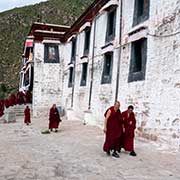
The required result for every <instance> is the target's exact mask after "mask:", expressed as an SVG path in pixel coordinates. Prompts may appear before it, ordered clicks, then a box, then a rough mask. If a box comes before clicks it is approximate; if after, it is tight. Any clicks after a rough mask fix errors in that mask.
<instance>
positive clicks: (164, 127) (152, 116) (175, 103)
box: [119, 0, 180, 149]
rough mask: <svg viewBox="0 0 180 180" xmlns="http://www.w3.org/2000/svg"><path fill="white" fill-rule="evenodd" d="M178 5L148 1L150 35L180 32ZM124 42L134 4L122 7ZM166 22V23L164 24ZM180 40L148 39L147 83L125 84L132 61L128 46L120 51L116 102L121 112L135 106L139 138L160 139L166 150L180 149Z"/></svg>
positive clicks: (128, 3)
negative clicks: (118, 88)
mask: <svg viewBox="0 0 180 180" xmlns="http://www.w3.org/2000/svg"><path fill="white" fill-rule="evenodd" d="M179 6H180V1H165V0H164V1H163V0H159V1H155V0H153V1H151V2H150V19H149V21H147V22H145V24H147V25H148V28H149V33H151V34H154V33H157V34H159V35H160V34H162V35H166V34H171V33H173V32H177V31H178V29H179V24H178V23H177V22H178V21H179V14H178V15H177V16H176V17H174V18H175V20H169V19H170V18H172V19H173V16H175V15H174V13H175V12H177V10H178V9H179ZM123 9H124V12H123V24H124V28H123V39H125V38H126V37H127V36H126V35H127V33H128V32H129V31H130V30H131V29H132V23H133V3H132V1H131V0H128V1H126V2H125V4H124V7H123ZM165 21H168V22H165ZM179 37H180V36H179V35H176V36H171V37H166V38H161V37H152V36H148V50H147V64H146V79H145V81H139V82H132V83H127V81H128V73H129V64H130V57H131V54H130V53H131V45H130V44H128V45H125V46H124V48H123V50H122V58H121V73H120V74H121V75H120V90H119V92H121V93H119V99H120V100H121V102H122V108H123V109H124V108H125V107H126V106H128V104H133V105H134V106H135V111H136V112H137V120H138V127H139V128H138V130H139V134H140V135H141V136H143V137H146V138H148V139H152V140H157V139H160V140H162V141H163V142H167V143H168V145H169V147H170V146H171V147H175V148H176V149H178V148H179V145H180V138H179V137H180V85H179V83H180V61H179V52H180V49H179V48H178V45H179V43H180V38H179Z"/></svg>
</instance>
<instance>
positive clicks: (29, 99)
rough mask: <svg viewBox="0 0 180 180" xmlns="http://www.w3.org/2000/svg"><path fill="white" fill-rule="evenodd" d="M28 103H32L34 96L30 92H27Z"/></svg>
mask: <svg viewBox="0 0 180 180" xmlns="http://www.w3.org/2000/svg"><path fill="white" fill-rule="evenodd" d="M25 96H26V103H31V102H32V94H31V92H30V91H27V92H26V95H25Z"/></svg>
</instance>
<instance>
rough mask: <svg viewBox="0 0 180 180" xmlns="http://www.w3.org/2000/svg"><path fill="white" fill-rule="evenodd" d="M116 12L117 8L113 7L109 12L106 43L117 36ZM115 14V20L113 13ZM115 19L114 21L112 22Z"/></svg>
mask: <svg viewBox="0 0 180 180" xmlns="http://www.w3.org/2000/svg"><path fill="white" fill-rule="evenodd" d="M116 13H117V8H116V7H113V8H112V9H110V10H109V12H108V14H107V28H106V43H108V42H111V41H113V40H114V38H115V34H116ZM112 14H113V20H112V19H111V18H112V17H111V15H112ZM112 21H113V22H112Z"/></svg>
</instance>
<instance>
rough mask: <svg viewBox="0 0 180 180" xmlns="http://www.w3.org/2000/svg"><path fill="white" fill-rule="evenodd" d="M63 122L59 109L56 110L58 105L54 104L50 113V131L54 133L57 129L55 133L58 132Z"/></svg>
mask: <svg viewBox="0 0 180 180" xmlns="http://www.w3.org/2000/svg"><path fill="white" fill-rule="evenodd" d="M60 122H61V119H60V116H59V112H58V109H57V108H56V105H55V104H53V106H52V108H51V109H50V112H49V130H50V131H53V129H55V132H58V127H59V123H60Z"/></svg>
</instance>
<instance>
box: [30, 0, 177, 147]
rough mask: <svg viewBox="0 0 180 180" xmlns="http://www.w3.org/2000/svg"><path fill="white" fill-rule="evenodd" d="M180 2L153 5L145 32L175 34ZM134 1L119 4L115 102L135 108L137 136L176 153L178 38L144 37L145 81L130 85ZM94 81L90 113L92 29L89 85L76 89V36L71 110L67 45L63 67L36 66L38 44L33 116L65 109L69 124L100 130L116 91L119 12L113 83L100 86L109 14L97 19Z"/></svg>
mask: <svg viewBox="0 0 180 180" xmlns="http://www.w3.org/2000/svg"><path fill="white" fill-rule="evenodd" d="M179 7H180V1H178V0H175V1H170V0H169V1H167V0H159V1H155V0H151V1H150V18H149V20H148V21H146V22H144V23H143V24H145V25H147V26H148V30H149V33H151V34H154V33H157V34H159V35H160V34H170V33H172V32H176V31H179V29H180V28H179V26H180V24H179V21H180V19H179V17H180V16H179V12H178V10H179ZM133 13H134V0H133V1H132V0H126V1H123V28H122V40H123V41H122V42H123V43H124V44H123V47H122V53H121V61H120V79H119V91H118V99H119V100H120V102H121V109H122V110H125V109H126V108H127V106H128V105H129V104H133V105H134V106H135V112H136V114H137V129H138V134H139V135H140V136H143V137H145V138H148V139H151V140H154V141H157V140H162V141H163V142H164V143H165V144H168V145H169V147H170V146H171V147H175V148H176V149H178V148H179V144H180V138H179V137H180V129H179V127H180V124H179V123H180V61H179V59H180V57H179V56H180V55H179V54H180V53H179V47H180V36H179V34H178V35H176V36H171V37H167V38H161V37H152V36H148V48H147V64H146V77H145V80H144V81H137V82H131V83H128V74H129V66H130V58H131V44H130V43H129V44H125V40H128V36H127V34H128V32H129V31H131V30H132V29H133V28H132V24H133ZM96 20H97V21H96V23H97V24H96V31H95V58H94V79H93V87H92V101H91V109H90V110H88V101H89V90H90V80H91V64H92V50H93V36H94V34H93V29H94V23H95V20H94V21H93V23H92V27H91V41H90V52H89V57H88V76H87V85H86V86H85V87H80V80H81V73H82V72H81V71H82V59H81V57H82V56H83V51H84V39H85V33H84V32H80V33H79V34H78V35H77V54H76V74H75V89H74V103H73V107H71V97H72V88H68V79H69V70H68V63H69V62H70V59H71V42H67V43H66V44H64V45H61V46H60V54H61V56H62V57H61V60H60V61H61V63H60V64H44V63H43V62H41V63H38V59H43V54H44V52H43V51H44V49H43V45H42V44H35V59H34V61H35V62H34V66H35V67H34V70H35V74H34V91H33V96H34V102H33V106H34V109H35V114H37V112H38V109H39V108H47V107H48V108H49V106H51V104H52V103H54V102H56V103H58V104H62V105H63V106H65V108H66V110H67V113H68V118H69V119H80V120H82V121H84V120H85V121H86V122H87V123H89V124H96V125H99V126H101V127H102V123H103V120H104V117H103V115H104V112H105V110H106V108H108V107H109V106H111V105H113V103H114V100H115V91H116V77H117V62H118V53H119V48H118V41H119V27H120V7H118V9H117V17H116V36H115V40H114V42H113V43H114V46H113V52H114V60H113V75H112V83H111V84H105V85H101V77H102V70H103V62H104V56H103V52H102V49H101V48H102V47H103V46H104V45H105V36H106V25H107V13H106V12H103V13H102V14H100V15H99V16H98V17H97V18H96Z"/></svg>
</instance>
